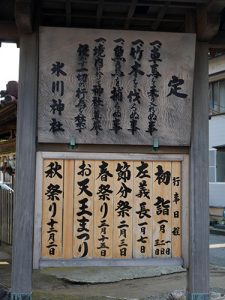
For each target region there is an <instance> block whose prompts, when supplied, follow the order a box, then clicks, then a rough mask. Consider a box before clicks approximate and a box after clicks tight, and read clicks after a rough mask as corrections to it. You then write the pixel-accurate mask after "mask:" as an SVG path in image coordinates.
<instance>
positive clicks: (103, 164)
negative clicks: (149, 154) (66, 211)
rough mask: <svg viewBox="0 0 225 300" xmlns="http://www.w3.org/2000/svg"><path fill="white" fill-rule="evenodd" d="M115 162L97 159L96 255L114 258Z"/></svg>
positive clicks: (95, 203) (95, 200)
mask: <svg viewBox="0 0 225 300" xmlns="http://www.w3.org/2000/svg"><path fill="white" fill-rule="evenodd" d="M113 171H114V163H113V161H99V160H97V161H95V196H94V257H95V258H96V257H97V258H112V248H113V228H114V226H113V202H114V200H113V199H114V192H113V190H114V186H113V184H114V180H113Z"/></svg>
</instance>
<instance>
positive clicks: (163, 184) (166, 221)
mask: <svg viewBox="0 0 225 300" xmlns="http://www.w3.org/2000/svg"><path fill="white" fill-rule="evenodd" d="M153 207H154V209H153V215H154V217H153V257H171V162H153Z"/></svg>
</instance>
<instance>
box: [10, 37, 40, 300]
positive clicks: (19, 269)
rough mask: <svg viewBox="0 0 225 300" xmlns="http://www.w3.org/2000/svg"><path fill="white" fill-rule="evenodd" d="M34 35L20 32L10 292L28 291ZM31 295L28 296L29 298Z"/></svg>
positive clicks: (32, 188) (33, 146)
mask: <svg viewBox="0 0 225 300" xmlns="http://www.w3.org/2000/svg"><path fill="white" fill-rule="evenodd" d="M37 48H38V44H37V35H36V34H31V35H21V36H20V72H19V88H18V98H19V99H20V103H19V105H18V110H17V137H16V156H17V162H16V174H18V176H17V179H16V189H15V190H16V192H15V206H14V218H13V221H14V224H13V225H14V226H13V264H12V285H11V287H12V289H11V295H12V296H13V295H16V294H17V293H20V294H22V293H23V294H27V295H28V296H29V295H30V294H31V290H32V258H33V225H34V200H35V160H36V115H37V110H36V107H37V96H36V95H37ZM28 299H30V298H28Z"/></svg>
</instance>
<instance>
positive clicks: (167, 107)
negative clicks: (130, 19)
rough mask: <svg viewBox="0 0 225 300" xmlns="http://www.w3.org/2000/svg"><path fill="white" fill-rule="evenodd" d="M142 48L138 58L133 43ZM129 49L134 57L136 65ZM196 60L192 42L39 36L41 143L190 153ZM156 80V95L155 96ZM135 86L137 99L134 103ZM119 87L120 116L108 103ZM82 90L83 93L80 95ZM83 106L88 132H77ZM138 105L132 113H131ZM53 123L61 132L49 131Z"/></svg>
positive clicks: (93, 34)
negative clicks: (119, 50) (118, 57)
mask: <svg viewBox="0 0 225 300" xmlns="http://www.w3.org/2000/svg"><path fill="white" fill-rule="evenodd" d="M99 38H102V42H101V45H102V50H104V51H103V53H102V57H101V58H100V59H101V60H102V63H103V65H102V66H101V73H102V75H101V76H100V77H101V79H100V82H97V81H96V68H95V57H94V49H96V48H95V47H98V45H99V42H97V41H98V39H99ZM118 39H123V40H124V42H123V43H122V44H117V42H116V41H118ZM140 41H142V45H141V52H138V51H137V49H136V48H135V47H136V46H135V42H137V43H139V42H140ZM151 43H153V44H152V45H151ZM79 45H87V47H89V51H88V56H87V57H86V62H85V63H84V65H83V70H84V69H85V70H86V71H85V72H84V71H82V72H83V73H82V72H80V73H79V71H77V70H80V69H81V65H80V60H79V57H80V56H78V52H77V50H78V47H79ZM118 45H120V46H121V45H122V47H123V58H124V60H123V62H122V64H121V71H122V72H123V74H124V76H121V77H119V78H117V77H116V76H113V75H112V74H114V73H115V54H114V50H115V49H116V46H118ZM136 45H137V44H136ZM178 45H179V51H177V47H178ZM131 49H136V50H134V53H133V54H134V55H133V57H132V55H131ZM142 50H143V52H142ZM140 53H141V54H140ZM158 53H159V55H160V56H159V57H158V59H157V60H156V61H155V63H156V65H157V66H158V69H157V70H156V71H157V72H158V73H157V74H156V73H154V72H153V69H154V67H153V65H152V61H151V57H155V56H154V55H156V56H157V55H158ZM194 54H195V35H194V34H179V33H159V32H157V33H156V32H145V31H122V30H120V31H117V30H95V29H91V30H89V29H77V28H48V27H42V28H40V60H39V65H40V68H39V104H38V106H39V110H38V111H39V114H38V140H39V142H41V143H70V141H71V140H74V139H75V141H76V143H78V144H121V145H124V144H131V145H152V144H153V141H154V139H155V138H157V139H158V141H159V145H164V146H165V145H168V146H187V145H189V144H190V133H191V109H192V86H193V70H194ZM139 55H140V57H139ZM134 56H135V57H136V58H134ZM113 59H114V60H113ZM139 65H140V66H139ZM156 71H155V72H156ZM78 73H79V74H78ZM82 74H86V75H88V77H87V80H86V83H84V85H81V77H80V76H82ZM135 74H136V75H135ZM158 74H160V75H161V76H160V75H158ZM135 76H136V77H135ZM154 76H155V78H154V79H155V86H156V87H155V89H154V91H152V92H151V88H152V78H153V77H154ZM117 79H118V81H117ZM135 82H137V86H136V91H138V93H139V96H138V97H140V98H138V97H137V98H136V96H135V95H134V94H135V93H134V91H135V85H136V83H135ZM98 83H99V84H100V86H101V88H102V89H103V90H102V91H101V100H102V103H101V105H100V108H99V109H98V117H97V118H98V122H99V124H100V125H99V126H100V127H101V129H99V131H96V130H95V129H94V128H95V127H94V122H93V121H94V119H95V117H96V113H94V111H95V108H94V107H96V101H95V100H94V92H93V90H94V87H95V86H96V85H97V84H98ZM116 84H118V86H119V88H121V89H122V96H123V97H122V100H121V99H120V100H121V101H120V100H119V101H118V103H117V109H118V107H119V112H118V111H116V103H115V102H116V101H114V100H113V99H112V98H111V97H112V96H113V90H114V88H115V87H116ZM81 89H85V93H84V94H82V95H81V94H80V92H81ZM152 94H154V96H153V98H154V101H155V103H154V104H155V105H156V106H155V108H156V110H155V116H156V123H155V129H156V130H155V129H153V132H151V133H149V132H148V128H149V119H150V120H151V121H152V120H153V117H154V116H150V113H152V107H150V106H151V105H150V103H151V101H152V98H151V97H152ZM155 95H157V96H155ZM82 97H84V98H82ZM81 98H82V101H84V102H83V106H82V113H83V116H82V118H81V117H80V120H81V119H82V121H84V127H83V128H82V130H80V131H79V130H78V128H77V126H76V120H75V118H76V117H78V116H79V112H80V111H79V103H80V99H81ZM133 104H134V105H135V109H134V107H133V109H132V106H133ZM62 105H64V107H63V108H62ZM132 113H133V118H134V119H135V120H136V121H135V122H137V124H136V123H135V122H134V123H133V125H134V127H137V128H136V129H137V130H134V131H132V130H131V129H132V128H131V127H132V126H131V122H132ZM115 114H116V115H117V116H118V118H119V121H120V124H119V125H118V126H119V127H121V128H119V129H118V131H117V132H116V131H115V130H113V128H114V125H113V124H114V123H113V120H114V118H115ZM83 117H84V118H83ZM53 119H55V125H56V127H58V126H59V124H62V125H60V126H59V127H60V130H56V131H55V132H53V131H52V125H50V124H52V123H53ZM84 119H85V120H84ZM58 122H60V123H58ZM98 122H97V123H98ZM153 123H154V122H153ZM95 125H96V124H95ZM153 127H154V126H153ZM55 129H57V128H55ZM61 129H63V131H62V130H61Z"/></svg>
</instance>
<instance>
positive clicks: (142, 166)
mask: <svg viewBox="0 0 225 300" xmlns="http://www.w3.org/2000/svg"><path fill="white" fill-rule="evenodd" d="M181 167H182V162H181V161H175V160H174V161H166V160H129V159H127V160H126V159H120V160H109V159H102V160H100V159H96V160H93V159H49V158H48V159H44V160H43V184H42V192H41V193H42V226H41V227H42V231H41V232H42V238H41V257H42V258H45V259H59V258H60V259H73V258H76V259H80V258H82V259H100V258H101V259H103V260H104V259H112V258H115V259H141V258H162V259H163V258H181V257H182V242H181V241H182V205H183V203H182V201H183V200H182V184H183V178H182V172H181V169H182V168H181Z"/></svg>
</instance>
